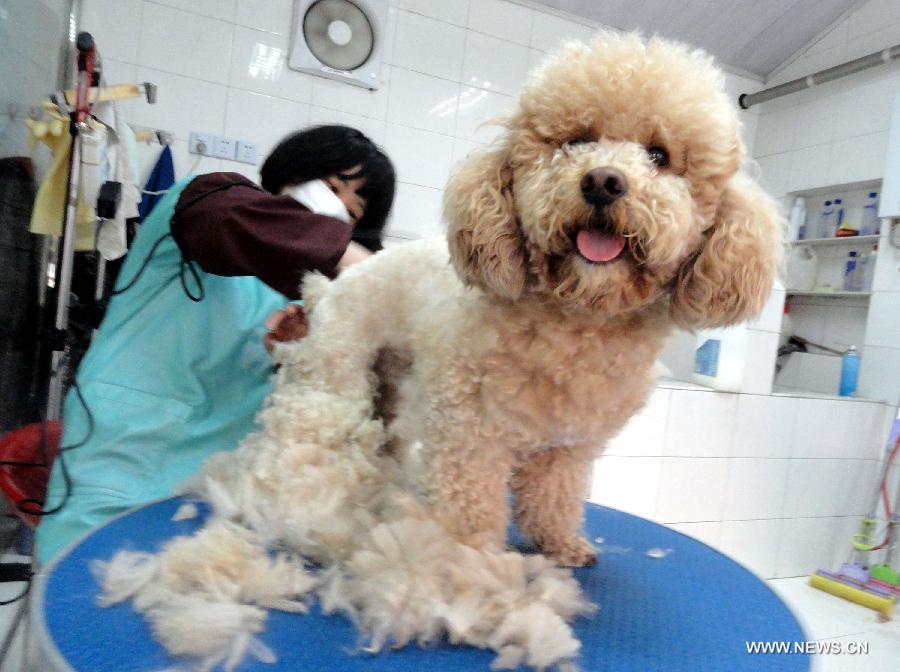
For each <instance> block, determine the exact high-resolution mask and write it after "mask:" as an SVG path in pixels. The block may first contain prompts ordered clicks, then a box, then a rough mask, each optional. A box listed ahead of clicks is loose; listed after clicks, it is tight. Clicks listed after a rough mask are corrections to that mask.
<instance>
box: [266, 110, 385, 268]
mask: <svg viewBox="0 0 900 672" xmlns="http://www.w3.org/2000/svg"><path fill="white" fill-rule="evenodd" d="M356 166H360V170H359V171H358V172H357V173H355V174H354V175H355V176H356V175H358V176H359V177H365V178H366V182H365V184H364V185H363V186H362V188H361V189H360V190H359V195H360V196H362V197H363V198H365V199H366V210H365V213H364V214H363V216H362V218H360V220H359V221H358V222H357V223H356V226H355V227H354V229H353V240H355V241H356V242H358V243H359V244H360V245H363V246H364V247H366V248H368V249H369V250H371V251H373V252H376V251H378V250H380V249H381V232H382V229H384V225H385V222H386V221H387V216H388V213H390V211H391V204H392V203H393V201H394V188H395V182H396V175H395V173H394V166H393V164H392V163H391V160H390V159H389V158H388V157H387V155H385V153H384V152H382V151H381V150H380V149H379V148H378V146H377V145H375V143H374V142H372V141H371V140H370V139H369V138H368V137H366V136H365V135H364V134H363V133H361V132H360V131H357V130H356V129H355V128H350V127H348V126H341V125H325V126H313V127H312V128H307V129H304V130H302V131H298V132H296V133H292V134H291V135H289V136H287V137H286V138H284V139H283V140H282V141H281V142H279V143H278V146H277V147H275V149H274V150H272V153H271V154H269V156H268V158H267V159H266V160H265V162H263V165H262V168H260V171H259V174H260V177H261V178H262V187H263V189H265V190H266V191H268V192H270V193H273V194H278V193H280V192H281V190H282V189H283V188H284V187H285V186H287V185H292V184H302V183H303V182H309V181H310V180H318V179H321V178H323V177H328V176H329V175H337V174H340V173H346V172H347V171H348V170H350V169H351V168H355V167H356Z"/></svg>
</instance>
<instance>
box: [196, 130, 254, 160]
mask: <svg viewBox="0 0 900 672" xmlns="http://www.w3.org/2000/svg"><path fill="white" fill-rule="evenodd" d="M188 151H189V152H190V153H191V154H201V155H203V156H210V157H215V158H217V159H227V160H228V161H240V162H241V163H250V164H253V165H256V161H257V158H258V157H259V145H257V144H256V143H255V142H249V141H247V140H236V139H235V138H226V137H224V136H221V135H213V134H212V133H197V132H196V131H191V137H190V142H189V143H188Z"/></svg>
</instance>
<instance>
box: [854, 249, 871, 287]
mask: <svg viewBox="0 0 900 672" xmlns="http://www.w3.org/2000/svg"><path fill="white" fill-rule="evenodd" d="M870 256H871V255H870V254H869V253H868V252H861V253H860V255H859V257H858V258H857V260H856V270H855V271H854V272H853V281H852V282H851V283H850V289H851V291H854V292H862V291H864V290H865V284H866V274H867V273H868V272H869V262H870V259H869V257H870Z"/></svg>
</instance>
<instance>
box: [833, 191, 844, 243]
mask: <svg viewBox="0 0 900 672" xmlns="http://www.w3.org/2000/svg"><path fill="white" fill-rule="evenodd" d="M843 223H844V201H842V200H841V199H840V198H836V199H834V221H833V222H832V223H831V236H836V235H837V231H838V229H839V228H841V225H842V224H843Z"/></svg>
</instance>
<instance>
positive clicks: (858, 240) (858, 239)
mask: <svg viewBox="0 0 900 672" xmlns="http://www.w3.org/2000/svg"><path fill="white" fill-rule="evenodd" d="M879 238H880V236H879V235H878V234H875V235H874V236H846V237H845V238H837V237H834V238H809V239H807V240H792V241H791V245H812V246H814V247H830V246H832V245H853V244H856V245H875V243H877V242H878V239H879Z"/></svg>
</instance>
